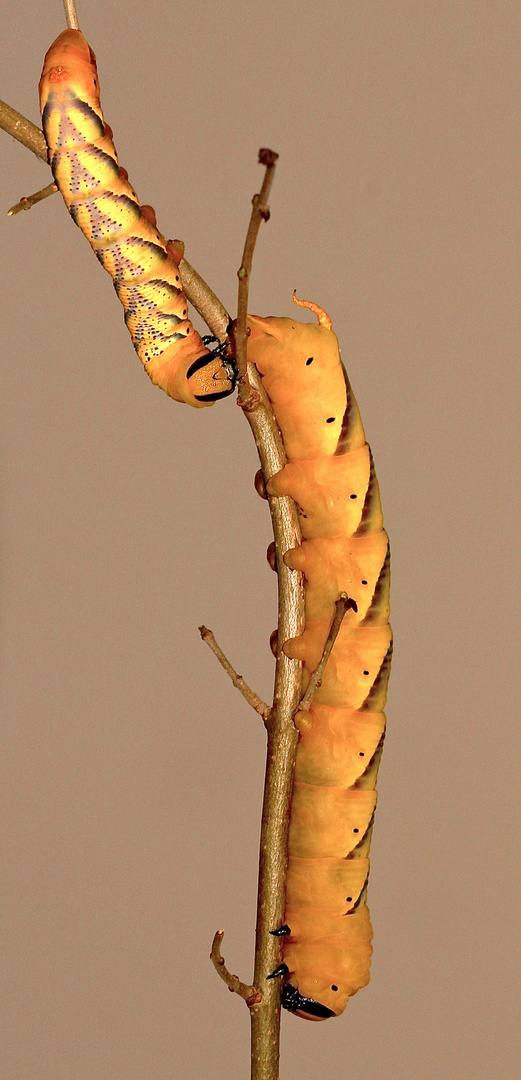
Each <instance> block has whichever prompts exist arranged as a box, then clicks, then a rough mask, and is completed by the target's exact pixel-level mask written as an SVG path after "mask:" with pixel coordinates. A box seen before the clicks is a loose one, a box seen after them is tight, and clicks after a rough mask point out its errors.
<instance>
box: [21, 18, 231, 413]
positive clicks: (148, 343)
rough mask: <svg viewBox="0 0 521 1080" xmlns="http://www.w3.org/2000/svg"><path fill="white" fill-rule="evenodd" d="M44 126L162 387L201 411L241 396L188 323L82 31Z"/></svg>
mask: <svg viewBox="0 0 521 1080" xmlns="http://www.w3.org/2000/svg"><path fill="white" fill-rule="evenodd" d="M39 90H40V108H41V112H42V123H43V130H44V134H45V138H46V140H47V146H48V151H49V164H50V166H51V169H52V172H53V176H54V179H55V181H56V184H57V186H58V188H59V190H60V192H61V194H62V195H63V198H64V200H65V204H66V206H67V208H68V210H69V213H70V215H71V217H72V218H73V220H74V221H75V222H76V225H78V226H79V228H80V229H81V231H82V232H83V233H84V235H85V236H86V237H87V240H88V241H89V244H90V245H91V247H92V248H93V250H94V252H95V254H96V256H97V258H98V259H99V261H100V263H101V264H102V266H104V267H105V269H106V270H107V271H108V273H109V274H110V275H111V277H112V278H113V281H114V288H115V290H116V292H117V295H118V297H119V299H120V300H121V303H122V304H123V307H124V310H125V322H126V324H127V327H128V329H129V331H130V334H131V336H132V342H133V344H134V348H135V350H136V352H137V354H138V356H139V358H140V360H141V361H142V363H143V365H144V368H145V371H146V372H147V374H148V375H149V376H150V378H151V380H152V382H153V383H155V384H156V385H157V386H160V387H161V389H162V390H164V391H165V392H166V393H167V394H168V395H169V396H170V397H172V398H175V400H176V401H184V402H187V404H189V405H194V406H195V407H196V408H203V407H204V406H208V405H212V404H213V403H214V401H217V399H219V398H222V397H226V396H227V395H228V394H231V393H232V391H233V388H234V384H235V373H234V370H233V366H232V364H231V362H230V361H229V360H227V359H224V358H223V357H222V356H221V355H220V351H219V350H216V352H211V351H210V350H209V349H208V348H207V347H206V345H205V343H204V341H203V339H202V338H201V337H200V335H199V334H198V333H197V331H196V330H195V329H194V327H193V325H192V323H191V322H190V320H189V319H188V317H187V300H186V296H185V294H184V292H183V289H182V286H181V278H180V274H179V262H180V261H181V258H182V255H183V246H182V245H181V244H179V242H176V241H166V240H165V238H164V237H163V236H162V235H161V234H160V233H159V232H158V230H157V228H156V216H155V213H154V211H153V209H152V207H150V206H141V205H140V203H139V200H138V197H137V195H136V193H135V191H134V190H133V188H132V187H131V185H130V184H129V182H128V174H127V172H126V170H125V169H122V168H121V167H120V166H119V165H118V157H117V154H116V150H115V148H114V143H113V142H112V131H111V130H110V128H109V127H108V125H107V124H106V123H105V121H104V119H103V113H102V111H101V107H100V98H99V84H98V79H97V69H96V57H95V56H94V53H93V51H92V49H91V48H90V46H89V45H88V43H87V41H86V40H85V38H84V37H83V34H82V33H80V31H79V30H70V29H69V30H64V31H63V33H62V34H60V35H59V37H57V38H56V41H55V42H53V44H52V45H51V47H50V49H49V51H48V52H47V54H46V56H45V60H44V64H43V71H42V77H41V79H40V86H39Z"/></svg>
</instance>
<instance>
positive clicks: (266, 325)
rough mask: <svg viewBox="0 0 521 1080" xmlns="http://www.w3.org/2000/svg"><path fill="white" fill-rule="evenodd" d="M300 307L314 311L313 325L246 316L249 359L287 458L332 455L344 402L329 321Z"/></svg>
mask: <svg viewBox="0 0 521 1080" xmlns="http://www.w3.org/2000/svg"><path fill="white" fill-rule="evenodd" d="M297 302H298V301H297ZM303 306H306V307H311V309H312V310H313V311H315V313H317V314H318V318H319V323H318V325H317V324H316V323H301V322H298V321H297V320H296V319H286V318H273V317H270V318H267V319H262V318H259V317H258V316H257V315H250V316H249V317H248V324H249V329H250V336H249V338H248V359H249V360H250V361H251V362H252V363H253V364H255V365H256V367H257V368H258V370H259V372H260V374H261V376H262V381H263V383H264V387H265V390H266V393H267V394H268V397H269V398H270V400H271V401H272V402H273V407H274V410H275V414H276V416H277V422H278V424H279V427H280V429H281V432H282V437H283V439H284V445H285V447H286V452H287V455H288V457H289V458H290V459H291V460H296V459H298V458H315V457H324V456H327V455H330V454H334V453H335V450H336V448H337V446H338V443H339V439H340V436H341V432H342V429H343V421H344V416H345V412H346V405H347V389H346V380H345V378H344V372H343V368H342V365H341V362H340V352H339V348H338V341H337V338H336V335H335V334H334V333H333V331H332V329H331V320H330V319H329V317H328V316H327V315H326V314H325V312H323V311H322V309H321V308H317V306H316V305H315V304H308V303H307V302H306V303H305V305H303Z"/></svg>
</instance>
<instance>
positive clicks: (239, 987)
mask: <svg viewBox="0 0 521 1080" xmlns="http://www.w3.org/2000/svg"><path fill="white" fill-rule="evenodd" d="M223 937H224V930H217V931H216V933H215V934H214V939H213V942H212V951H211V953H210V960H211V961H212V964H213V966H214V968H215V970H216V972H217V974H218V975H219V976H220V978H221V979H222V980H223V982H225V983H226V985H227V987H228V990H231V992H232V994H238V995H239V997H242V998H244V1000H245V1002H246V1004H247V1006H248V1008H249V1009H252V1008H253V1006H254V1005H259V1004H260V1002H261V1001H262V994H261V992H260V990H257V988H256V987H255V986H248V985H247V984H246V983H243V982H241V980H240V979H239V976H238V975H231V974H230V972H229V971H228V968H227V967H226V965H225V963H224V959H223V957H222V956H221V942H222V939H223Z"/></svg>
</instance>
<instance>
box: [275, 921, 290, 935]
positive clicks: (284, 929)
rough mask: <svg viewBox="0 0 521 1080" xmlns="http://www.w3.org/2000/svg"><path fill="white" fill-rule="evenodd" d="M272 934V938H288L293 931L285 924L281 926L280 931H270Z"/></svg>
mask: <svg viewBox="0 0 521 1080" xmlns="http://www.w3.org/2000/svg"><path fill="white" fill-rule="evenodd" d="M270 934H271V936H272V937H287V935H288V934H291V930H290V928H289V926H288V925H287V923H284V926H279V928H278V930H270Z"/></svg>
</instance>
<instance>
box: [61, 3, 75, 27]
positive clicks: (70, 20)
mask: <svg viewBox="0 0 521 1080" xmlns="http://www.w3.org/2000/svg"><path fill="white" fill-rule="evenodd" d="M63 6H64V8H65V18H66V20H67V26H69V27H70V28H71V30H79V25H78V16H77V15H76V6H75V3H74V0H63Z"/></svg>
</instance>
